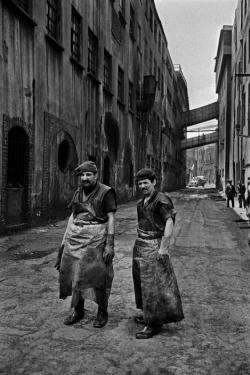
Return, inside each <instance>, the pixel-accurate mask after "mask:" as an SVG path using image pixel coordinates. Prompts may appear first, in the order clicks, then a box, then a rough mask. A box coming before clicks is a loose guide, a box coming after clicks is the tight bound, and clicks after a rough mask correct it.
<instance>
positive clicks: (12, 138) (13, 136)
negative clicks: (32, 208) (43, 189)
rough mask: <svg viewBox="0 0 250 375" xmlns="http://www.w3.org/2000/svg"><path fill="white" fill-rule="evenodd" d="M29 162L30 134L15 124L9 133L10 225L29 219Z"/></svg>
mask: <svg viewBox="0 0 250 375" xmlns="http://www.w3.org/2000/svg"><path fill="white" fill-rule="evenodd" d="M29 162H30V160H29V138H28V135H27V134H26V132H25V131H24V129H23V128H21V127H20V126H14V127H13V128H11V129H10V131H9V133H8V163H7V185H6V190H7V215H6V222H7V224H9V225H12V224H13V225H16V224H20V223H23V222H25V221H26V220H27V211H28V185H29Z"/></svg>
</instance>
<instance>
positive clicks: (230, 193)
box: [225, 180, 237, 207]
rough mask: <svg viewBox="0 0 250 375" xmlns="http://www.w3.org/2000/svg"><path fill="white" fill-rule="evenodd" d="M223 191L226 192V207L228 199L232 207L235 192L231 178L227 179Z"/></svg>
mask: <svg viewBox="0 0 250 375" xmlns="http://www.w3.org/2000/svg"><path fill="white" fill-rule="evenodd" d="M225 193H226V196H227V207H229V201H231V203H232V207H234V197H235V196H236V195H237V194H236V190H235V187H234V185H233V184H232V180H228V183H227V186H226V190H225Z"/></svg>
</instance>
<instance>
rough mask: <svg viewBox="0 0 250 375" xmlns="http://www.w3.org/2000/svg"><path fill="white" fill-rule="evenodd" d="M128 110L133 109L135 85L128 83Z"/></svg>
mask: <svg viewBox="0 0 250 375" xmlns="http://www.w3.org/2000/svg"><path fill="white" fill-rule="evenodd" d="M128 108H129V109H133V83H132V82H131V81H129V82H128Z"/></svg>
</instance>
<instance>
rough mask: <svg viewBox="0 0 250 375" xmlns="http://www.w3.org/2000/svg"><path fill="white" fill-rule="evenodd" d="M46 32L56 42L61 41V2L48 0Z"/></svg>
mask: <svg viewBox="0 0 250 375" xmlns="http://www.w3.org/2000/svg"><path fill="white" fill-rule="evenodd" d="M46 6H47V9H46V21H47V22H46V30H47V34H48V35H49V36H50V37H51V38H53V39H54V40H56V41H60V37H61V35H60V18H61V2H60V0H47V2H46Z"/></svg>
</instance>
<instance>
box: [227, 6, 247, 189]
mask: <svg viewBox="0 0 250 375" xmlns="http://www.w3.org/2000/svg"><path fill="white" fill-rule="evenodd" d="M249 109H250V4H249V1H246V0H244V1H243V0H241V1H238V4H237V8H236V12H235V19H234V25H233V35H232V122H231V138H232V142H231V150H230V151H231V152H230V158H231V163H230V164H231V177H232V178H233V180H234V183H235V185H236V184H237V182H238V181H239V180H242V181H243V182H244V183H245V184H247V181H248V180H249V179H250V111H249Z"/></svg>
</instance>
